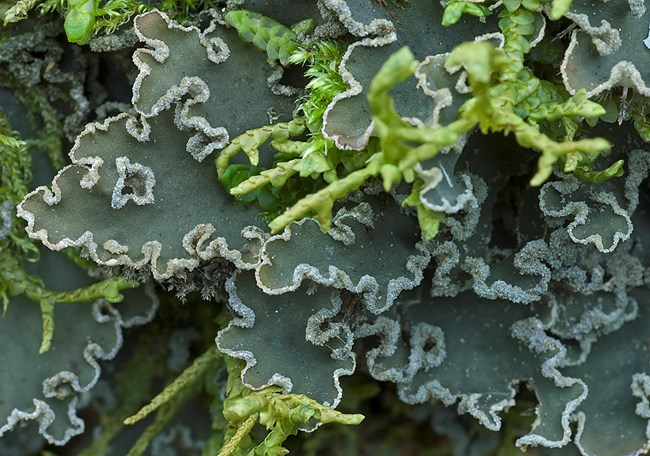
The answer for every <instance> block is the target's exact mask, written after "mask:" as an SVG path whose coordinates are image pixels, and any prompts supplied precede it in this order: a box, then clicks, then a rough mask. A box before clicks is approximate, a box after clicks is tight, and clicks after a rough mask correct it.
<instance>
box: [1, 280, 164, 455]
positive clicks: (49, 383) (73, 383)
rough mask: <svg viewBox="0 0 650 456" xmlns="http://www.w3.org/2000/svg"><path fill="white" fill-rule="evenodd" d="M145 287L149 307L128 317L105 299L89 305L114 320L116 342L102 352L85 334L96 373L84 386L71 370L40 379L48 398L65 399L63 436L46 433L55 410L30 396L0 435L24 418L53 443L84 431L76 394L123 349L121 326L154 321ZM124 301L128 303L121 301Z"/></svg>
mask: <svg viewBox="0 0 650 456" xmlns="http://www.w3.org/2000/svg"><path fill="white" fill-rule="evenodd" d="M144 286H145V293H146V294H147V296H148V298H149V299H151V307H150V308H149V310H148V311H147V313H146V314H145V315H136V316H134V317H132V318H130V319H128V320H126V321H125V320H123V319H122V315H121V314H120V312H119V310H117V309H116V308H115V307H114V306H113V305H111V304H110V303H109V302H108V301H105V300H103V299H98V300H97V301H95V302H94V303H93V305H92V311H91V312H92V316H93V319H94V320H95V321H96V322H97V323H110V322H111V321H112V322H113V326H114V328H115V345H114V346H113V347H111V348H110V350H108V351H105V350H104V349H103V348H102V347H100V346H99V345H97V344H96V343H94V342H93V341H92V335H89V337H88V345H87V346H86V347H85V348H84V350H83V357H84V359H85V361H86V362H87V363H88V364H89V365H90V366H91V367H92V368H93V369H94V371H95V373H94V375H93V378H92V379H91V380H90V381H89V382H88V383H87V384H85V385H82V384H81V383H80V381H79V377H77V375H76V374H74V373H72V372H70V371H61V372H59V373H58V374H55V375H53V376H52V377H49V378H46V379H45V380H43V395H44V396H45V397H46V398H48V399H51V398H52V399H56V400H65V399H68V398H71V399H70V402H69V404H68V419H69V420H70V424H71V427H69V428H68V429H66V431H65V433H64V435H63V437H61V438H60V439H57V438H56V437H54V436H52V435H50V434H49V433H48V432H47V429H48V427H49V426H50V425H51V424H52V423H53V422H54V420H55V419H56V416H55V414H54V411H53V410H52V409H51V408H50V406H49V404H47V402H45V401H42V400H39V399H33V403H34V410H32V411H29V410H19V409H13V411H12V412H11V414H10V415H9V416H8V417H7V422H6V424H4V425H3V426H0V437H2V436H3V435H4V434H5V433H6V432H9V431H11V430H12V429H13V428H14V427H15V426H16V425H20V423H22V422H26V421H38V423H39V426H38V430H39V434H41V435H42V436H43V437H44V438H45V439H46V440H47V441H48V442H49V443H50V444H52V445H59V446H60V445H65V444H66V443H67V442H68V441H69V440H70V439H71V438H72V437H74V436H76V435H79V434H81V433H83V432H84V429H85V423H84V421H83V420H82V419H81V418H79V417H78V416H77V403H78V399H79V398H78V395H79V394H81V393H86V392H88V391H90V390H91V389H92V388H93V387H94V386H95V384H96V383H97V380H99V376H100V375H101V367H100V365H99V362H98V361H108V360H111V359H113V358H115V355H117V353H118V352H119V350H120V348H122V343H123V335H122V329H123V328H130V327H133V326H139V325H143V324H146V323H148V322H150V321H151V320H153V317H154V316H155V314H156V311H157V310H158V305H159V301H158V296H157V295H156V293H155V291H154V289H153V285H152V283H151V282H148V283H147V284H145V285H144ZM123 304H128V302H124V303H123ZM59 385H64V386H65V387H66V388H65V389H64V390H62V391H58V390H57V388H58V387H59Z"/></svg>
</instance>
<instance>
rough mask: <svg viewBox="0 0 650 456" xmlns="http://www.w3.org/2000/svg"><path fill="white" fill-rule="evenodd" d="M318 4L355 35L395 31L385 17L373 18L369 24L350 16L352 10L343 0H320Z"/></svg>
mask: <svg viewBox="0 0 650 456" xmlns="http://www.w3.org/2000/svg"><path fill="white" fill-rule="evenodd" d="M320 4H321V5H322V6H324V7H325V8H326V9H328V10H329V11H331V12H333V13H334V14H336V16H337V19H338V20H339V22H341V24H343V26H344V27H345V28H346V29H347V30H348V31H349V32H350V33H351V34H352V35H354V36H356V37H365V36H369V35H388V34H390V33H393V32H394V31H395V26H394V25H393V23H392V22H391V21H390V20H388V19H385V18H381V17H378V18H375V19H373V20H372V21H370V24H364V23H362V22H359V21H357V20H355V19H353V18H352V11H351V10H350V7H349V6H348V5H347V2H346V1H344V0H320Z"/></svg>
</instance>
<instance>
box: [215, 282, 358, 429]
mask: <svg viewBox="0 0 650 456" xmlns="http://www.w3.org/2000/svg"><path fill="white" fill-rule="evenodd" d="M238 274H239V273H238V272H236V273H235V274H233V275H232V276H231V277H230V278H228V280H227V281H226V285H225V289H226V292H228V296H229V298H228V304H229V306H230V308H231V309H232V311H233V312H234V313H235V315H237V317H235V318H233V319H232V320H231V321H230V323H228V326H227V327H226V328H224V329H222V330H221V331H219V333H217V337H216V338H215V342H216V344H217V348H218V349H219V351H220V352H222V353H224V354H226V355H228V356H231V357H233V358H237V359H241V360H243V361H245V362H246V366H245V367H244V368H243V369H242V371H241V381H242V383H243V384H244V386H246V387H247V388H250V389H252V390H254V391H260V390H262V389H264V388H268V387H269V386H272V385H276V386H279V387H281V388H283V389H284V390H285V391H286V392H287V393H290V392H291V390H292V389H293V382H292V381H291V378H289V377H287V376H285V375H282V374H280V373H277V372H276V373H274V374H273V375H272V376H271V378H269V379H268V381H267V382H266V383H264V384H263V385H257V386H256V385H251V384H249V383H247V382H246V379H245V376H246V372H247V371H248V370H249V369H250V368H252V367H254V366H255V365H256V364H257V359H255V355H254V354H253V352H251V351H249V350H230V349H228V348H225V347H223V346H222V345H221V335H222V334H223V333H226V332H227V331H228V330H230V328H233V327H237V328H247V329H250V328H252V327H253V326H254V325H255V312H253V310H252V309H251V308H250V307H247V306H246V304H244V303H243V302H242V300H241V299H240V298H239V296H237V286H236V285H235V280H236V278H237V275H238ZM339 304H340V302H339ZM278 337H282V335H281V334H280V335H278ZM345 345H346V346H348V345H350V344H345ZM350 355H351V356H349V359H350V360H351V361H352V367H351V369H345V368H338V369H336V370H335V371H334V373H333V380H334V387H335V388H336V392H337V395H336V397H335V398H334V399H333V400H332V402H331V403H330V402H323V405H325V406H326V407H331V408H336V407H337V406H338V405H339V403H340V402H341V398H342V397H343V388H341V381H340V377H342V376H344V375H352V374H353V373H354V371H355V369H356V358H355V356H354V355H353V354H352V352H350ZM333 357H334V358H335V359H342V358H341V356H340V352H337V351H336V350H334V351H333ZM318 425H320V423H319V424H318ZM314 429H315V427H312V426H310V425H308V427H305V428H302V429H301V430H303V431H308V432H310V431H313V430H314Z"/></svg>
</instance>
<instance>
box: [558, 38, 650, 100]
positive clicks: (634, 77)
mask: <svg viewBox="0 0 650 456" xmlns="http://www.w3.org/2000/svg"><path fill="white" fill-rule="evenodd" d="M579 33H582V32H581V31H580V30H574V31H573V33H572V34H571V42H570V43H569V47H568V48H567V50H566V53H565V54H564V59H563V60H562V64H561V65H560V73H561V74H562V82H563V83H564V87H566V89H567V91H568V92H569V93H570V94H571V95H574V94H575V93H576V92H577V91H578V90H580V89H581V88H582V87H573V85H572V84H571V78H570V76H569V74H568V73H567V68H570V67H571V66H572V64H571V62H570V60H571V55H572V53H573V51H574V49H575V47H576V45H577V44H578V34H579ZM619 86H620V87H631V88H634V89H636V90H637V91H638V92H639V93H640V94H641V95H643V96H645V97H650V87H648V86H647V85H646V83H645V81H644V80H643V77H642V76H641V72H640V71H639V70H638V69H637V67H636V65H635V64H634V63H633V62H629V61H627V60H622V61H620V62H618V63H617V64H616V65H614V66H613V67H612V69H611V70H610V72H609V78H608V79H607V80H606V81H604V82H602V83H601V84H598V85H597V86H596V87H594V88H593V89H591V90H589V91H587V97H590V98H591V97H594V96H596V95H599V94H601V93H603V92H605V91H607V90H611V89H613V88H614V87H619Z"/></svg>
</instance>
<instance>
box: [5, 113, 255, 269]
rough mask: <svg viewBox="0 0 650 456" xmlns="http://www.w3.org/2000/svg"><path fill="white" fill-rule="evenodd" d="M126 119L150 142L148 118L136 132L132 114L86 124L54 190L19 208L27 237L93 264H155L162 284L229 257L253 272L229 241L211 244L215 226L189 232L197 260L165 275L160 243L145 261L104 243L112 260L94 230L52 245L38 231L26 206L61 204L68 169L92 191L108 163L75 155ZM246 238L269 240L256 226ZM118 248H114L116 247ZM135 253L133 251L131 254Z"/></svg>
mask: <svg viewBox="0 0 650 456" xmlns="http://www.w3.org/2000/svg"><path fill="white" fill-rule="evenodd" d="M123 119H126V129H127V132H128V133H129V134H130V135H131V136H133V137H134V138H136V139H137V140H138V141H147V140H148V139H149V133H150V131H151V128H150V126H149V124H148V123H147V121H146V119H144V118H141V119H140V121H141V123H142V129H141V130H136V129H135V127H134V125H135V124H136V122H137V120H138V119H137V118H135V117H133V116H131V115H130V114H119V115H117V116H115V117H111V118H109V119H106V120H105V121H104V122H102V123H90V124H88V125H86V127H85V128H84V130H83V131H82V132H81V134H80V135H79V136H78V137H77V139H76V140H75V144H74V146H73V147H72V149H71V150H70V154H69V155H70V159H71V161H72V164H71V165H68V166H66V167H64V168H63V169H61V170H60V171H59V172H58V173H57V174H56V176H54V179H53V181H52V188H51V190H50V189H49V188H48V187H47V186H41V187H38V188H36V189H35V190H33V191H32V192H30V193H28V194H27V195H26V196H25V198H24V199H23V202H21V203H20V204H19V205H18V208H17V215H18V217H20V218H22V219H24V220H26V221H27V226H26V228H25V230H26V232H27V234H28V235H29V237H30V238H32V239H38V240H40V241H41V242H42V243H43V245H45V246H46V247H47V248H49V249H50V250H56V251H59V250H62V249H64V248H66V247H81V248H82V253H83V254H84V255H87V256H88V257H89V258H90V259H91V260H92V261H94V262H95V263H97V264H99V265H103V266H127V267H130V268H134V269H141V268H144V267H145V266H147V265H151V271H152V273H153V277H154V279H156V280H158V281H162V280H166V279H169V278H170V277H172V276H174V275H175V274H176V273H177V272H178V271H180V270H189V271H191V270H193V269H195V268H196V267H198V266H199V265H200V263H201V261H202V260H203V261H207V260H210V259H213V258H216V257H221V258H225V259H227V260H229V261H231V262H232V263H233V264H234V265H235V266H236V267H238V268H240V269H252V268H254V267H255V266H256V265H257V262H255V263H248V262H246V261H244V260H243V259H242V253H241V252H240V251H238V250H231V249H229V248H228V241H227V240H226V239H225V238H223V237H218V238H216V239H213V240H211V241H210V242H207V241H208V240H209V238H210V236H211V235H212V234H213V233H214V232H215V231H216V229H215V228H214V226H212V225H211V224H209V223H208V224H199V225H197V226H196V227H195V228H193V229H192V230H190V231H189V232H188V233H186V234H185V235H184V236H183V247H184V248H185V250H186V251H187V252H188V254H190V255H192V256H194V258H172V259H169V260H167V263H166V264H165V265H164V267H165V269H164V270H163V271H162V272H161V270H160V268H159V266H163V265H159V264H158V258H159V257H160V253H161V252H162V245H161V244H160V242H158V241H147V242H145V243H144V244H143V245H142V248H141V251H140V253H141V254H142V258H141V259H140V260H137V261H135V260H133V259H132V258H131V257H130V256H129V249H128V247H127V246H124V245H121V244H119V242H117V241H116V240H114V239H109V240H107V241H105V242H104V243H103V245H102V246H108V247H111V248H109V249H107V251H109V252H110V253H112V254H114V255H116V254H117V257H115V258H110V259H108V260H102V259H101V258H99V256H98V254H97V248H98V244H97V243H96V242H95V241H94V239H93V238H94V236H93V233H92V232H91V231H85V232H84V233H83V234H82V235H81V236H79V238H77V239H70V238H68V237H64V238H63V239H62V240H60V241H59V242H56V243H52V242H50V240H49V233H48V232H47V230H46V229H44V228H43V229H40V230H38V231H34V224H35V222H36V216H35V214H33V213H31V212H29V211H28V210H26V209H25V207H24V203H25V202H26V201H27V200H29V199H30V198H37V197H38V196H39V195H40V197H42V199H43V201H45V203H47V204H48V205H49V206H54V205H56V204H58V203H59V202H60V201H61V189H60V187H59V186H58V184H57V181H58V179H59V178H60V177H61V176H62V175H63V174H64V173H66V172H68V170H70V169H74V168H75V167H81V168H82V169H84V170H85V171H87V173H86V174H85V175H84V176H83V177H82V179H81V181H80V183H79V185H80V186H81V187H82V188H85V189H91V188H92V187H93V186H94V185H95V184H96V183H97V182H98V180H99V169H100V168H101V167H102V165H103V164H104V160H103V159H102V158H101V157H99V156H94V157H82V158H79V159H77V158H76V157H75V152H76V151H77V150H78V149H79V148H80V147H81V140H82V138H84V137H85V136H86V135H92V134H94V133H96V132H97V131H107V130H108V128H109V126H110V124H111V123H113V122H118V121H121V120H123ZM241 235H242V237H244V238H245V239H247V240H249V241H253V240H256V241H259V242H260V244H262V243H263V242H264V240H265V239H266V236H267V235H266V234H265V233H263V232H262V231H261V230H260V229H259V228H256V227H251V226H249V227H243V228H242V231H241ZM114 246H115V247H117V248H112V247H114ZM131 253H133V252H131Z"/></svg>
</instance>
